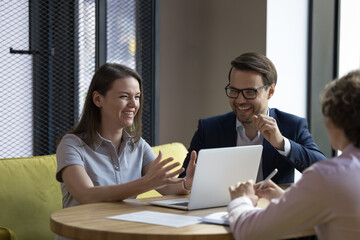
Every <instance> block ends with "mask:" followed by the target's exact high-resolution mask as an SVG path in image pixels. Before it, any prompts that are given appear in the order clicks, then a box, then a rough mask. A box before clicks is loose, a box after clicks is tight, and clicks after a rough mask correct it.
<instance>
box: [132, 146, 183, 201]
mask: <svg viewBox="0 0 360 240" xmlns="http://www.w3.org/2000/svg"><path fill="white" fill-rule="evenodd" d="M152 149H153V151H154V153H155V154H156V156H157V155H158V154H159V150H161V152H162V153H163V159H166V158H169V157H173V158H174V160H175V161H177V162H180V166H179V167H177V168H175V169H179V168H181V167H182V163H183V162H184V160H185V157H186V154H187V152H188V151H187V149H186V148H185V146H184V144H182V143H178V142H175V143H168V144H163V145H159V146H155V147H152ZM157 196H161V194H160V193H158V192H157V191H156V190H151V191H148V192H145V193H143V194H140V195H138V196H137V198H148V197H157Z"/></svg>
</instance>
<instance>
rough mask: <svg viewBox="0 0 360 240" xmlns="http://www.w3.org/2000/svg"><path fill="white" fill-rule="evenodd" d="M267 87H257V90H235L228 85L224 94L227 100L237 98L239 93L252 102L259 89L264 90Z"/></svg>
mask: <svg viewBox="0 0 360 240" xmlns="http://www.w3.org/2000/svg"><path fill="white" fill-rule="evenodd" d="M267 86H268V85H264V86H262V87H259V88H244V89H237V88H233V87H230V83H229V84H228V85H226V87H225V92H226V96H228V97H229V98H237V97H238V96H239V94H240V93H241V94H242V95H243V97H244V98H245V99H247V100H252V99H255V98H256V97H257V93H258V92H259V91H260V90H261V89H263V88H265V87H267Z"/></svg>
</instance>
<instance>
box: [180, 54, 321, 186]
mask: <svg viewBox="0 0 360 240" xmlns="http://www.w3.org/2000/svg"><path fill="white" fill-rule="evenodd" d="M228 78H229V83H228V85H227V86H226V87H225V93H226V96H227V97H228V99H229V104H230V106H231V108H232V110H233V111H232V112H229V113H227V114H224V115H219V116H214V117H210V118H207V119H200V120H199V125H198V130H197V131H196V132H195V135H194V136H193V138H192V140H191V144H190V148H189V154H188V155H187V157H186V159H185V161H184V164H183V167H184V168H185V169H186V167H187V166H188V163H189V159H190V153H191V152H192V151H193V150H194V151H196V152H198V151H199V150H200V149H204V148H217V147H231V146H244V145H260V144H261V145H263V153H262V161H261V163H260V167H259V172H258V176H257V179H256V181H261V180H263V179H264V178H266V177H267V176H268V175H269V174H270V173H271V172H272V171H273V170H274V169H275V168H277V169H278V174H277V175H275V176H274V178H273V179H272V180H273V181H274V182H275V183H277V184H281V183H291V182H294V169H295V168H296V169H297V170H299V171H300V172H302V171H303V170H304V169H305V168H307V167H309V166H310V165H311V164H313V163H315V162H317V161H319V160H323V159H326V157H325V156H324V155H323V154H322V153H321V152H320V151H319V149H318V147H317V146H316V144H315V143H314V140H313V138H312V136H311V134H310V132H309V129H308V123H307V121H306V120H305V119H304V118H300V117H298V116H295V115H292V114H289V113H285V112H282V111H280V110H278V109H276V108H269V107H268V101H269V100H270V98H271V97H272V96H273V95H274V92H275V86H276V81H277V73H276V69H275V66H274V64H273V63H272V62H271V61H270V59H268V58H267V57H265V56H264V55H262V54H259V53H245V54H242V55H240V56H239V57H237V58H235V59H234V60H233V61H232V62H231V68H230V71H229V75H228ZM219 161H221V159H219ZM219 164H221V162H219ZM185 174H186V173H185V172H183V173H182V174H181V175H180V176H179V177H185ZM184 187H185V188H186V182H185V186H184Z"/></svg>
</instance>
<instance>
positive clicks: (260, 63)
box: [228, 52, 277, 86]
mask: <svg viewBox="0 0 360 240" xmlns="http://www.w3.org/2000/svg"><path fill="white" fill-rule="evenodd" d="M233 68H235V69H237V70H241V71H254V72H256V73H258V74H261V76H262V80H263V84H264V85H267V86H270V85H271V84H273V83H274V84H275V85H276V82H277V72H276V68H275V66H274V64H273V63H272V61H271V60H270V59H268V58H267V57H266V56H264V55H262V54H260V53H253V52H249V53H244V54H242V55H240V56H238V57H237V58H235V59H234V60H232V61H231V68H230V71H229V75H228V79H229V81H230V75H231V71H232V69H233Z"/></svg>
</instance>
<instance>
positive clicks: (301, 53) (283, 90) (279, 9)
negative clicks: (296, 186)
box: [266, 0, 308, 182]
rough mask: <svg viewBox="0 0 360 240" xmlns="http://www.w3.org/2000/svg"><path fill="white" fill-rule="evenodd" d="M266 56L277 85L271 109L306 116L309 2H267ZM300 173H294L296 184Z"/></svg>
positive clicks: (270, 0) (304, 0) (275, 0)
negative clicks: (274, 108)
mask: <svg viewBox="0 0 360 240" xmlns="http://www.w3.org/2000/svg"><path fill="white" fill-rule="evenodd" d="M266 24H267V28H266V32H267V37H266V55H267V57H268V58H270V59H271V60H272V61H273V63H274V64H275V67H276V70H277V73H278V82H277V85H276V88H275V94H274V96H273V98H272V99H270V101H269V106H270V107H276V108H279V109H280V110H282V111H286V112H289V113H292V114H295V115H298V116H301V117H306V92H307V75H306V74H307V48H308V41H307V39H308V1H307V0H297V1H289V0H268V1H267V18H266ZM300 176H301V173H300V172H299V171H297V170H295V182H296V181H297V180H298V179H299V178H300Z"/></svg>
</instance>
